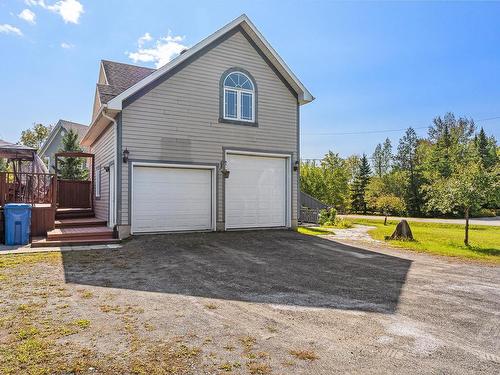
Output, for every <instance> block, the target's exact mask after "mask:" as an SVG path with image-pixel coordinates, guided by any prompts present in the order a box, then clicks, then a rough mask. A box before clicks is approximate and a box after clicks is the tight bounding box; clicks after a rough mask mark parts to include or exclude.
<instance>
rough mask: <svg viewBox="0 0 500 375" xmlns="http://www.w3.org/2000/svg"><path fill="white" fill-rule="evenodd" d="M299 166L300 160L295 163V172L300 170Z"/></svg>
mask: <svg viewBox="0 0 500 375" xmlns="http://www.w3.org/2000/svg"><path fill="white" fill-rule="evenodd" d="M299 165H300V162H299V161H298V160H295V163H293V170H294V171H295V172H297V171H298V170H299Z"/></svg>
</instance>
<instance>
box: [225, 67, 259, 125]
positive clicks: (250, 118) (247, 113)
mask: <svg viewBox="0 0 500 375" xmlns="http://www.w3.org/2000/svg"><path fill="white" fill-rule="evenodd" d="M223 78H224V77H223ZM222 89H223V93H222V94H223V95H222V97H223V98H224V104H223V108H222V109H223V118H224V119H225V120H235V121H245V122H255V84H254V82H253V81H252V78H250V76H249V74H246V73H243V72H242V71H239V70H233V71H231V72H230V73H228V74H227V75H226V76H225V78H224V80H223V82H222Z"/></svg>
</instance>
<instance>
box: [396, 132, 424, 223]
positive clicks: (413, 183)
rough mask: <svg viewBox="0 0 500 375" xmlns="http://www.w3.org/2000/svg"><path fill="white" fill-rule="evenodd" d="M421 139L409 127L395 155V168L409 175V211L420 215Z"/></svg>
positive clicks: (407, 197)
mask: <svg viewBox="0 0 500 375" xmlns="http://www.w3.org/2000/svg"><path fill="white" fill-rule="evenodd" d="M418 146H419V139H418V136H417V133H416V132H415V130H414V129H413V128H411V127H410V128H408V129H407V130H406V132H405V134H404V135H403V137H402V138H401V139H400V140H399V145H398V152H397V154H396V157H395V168H396V169H397V170H399V171H401V172H403V173H404V174H405V175H406V176H407V181H408V186H407V187H406V194H405V195H406V196H405V203H406V207H407V209H408V212H409V213H410V214H412V215H420V214H421V211H422V204H423V202H422V194H421V192H420V187H421V185H422V175H421V173H420V167H419V164H420V162H419V158H418Z"/></svg>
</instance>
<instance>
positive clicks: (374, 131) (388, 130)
mask: <svg viewBox="0 0 500 375" xmlns="http://www.w3.org/2000/svg"><path fill="white" fill-rule="evenodd" d="M497 119H500V116H496V117H487V118H483V119H479V120H474V122H482V121H491V120H497ZM412 128H413V129H415V130H419V129H428V128H429V126H418V127H413V126H412ZM406 129H408V127H406V128H400V129H384V130H361V131H354V132H338V133H330V132H327V133H304V134H303V135H360V134H377V133H393V132H400V131H405V130H406Z"/></svg>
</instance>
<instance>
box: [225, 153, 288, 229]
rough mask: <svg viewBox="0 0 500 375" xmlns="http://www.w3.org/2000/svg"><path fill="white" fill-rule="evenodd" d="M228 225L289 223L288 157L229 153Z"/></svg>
mask: <svg viewBox="0 0 500 375" xmlns="http://www.w3.org/2000/svg"><path fill="white" fill-rule="evenodd" d="M226 160H227V168H228V170H229V171H230V174H229V178H228V179H226V181H225V193H226V210H225V211H226V228H228V229H232V228H258V227H265V228H268V227H285V226H287V218H286V217H287V173H286V170H287V169H286V166H287V159H286V158H283V157H264V156H251V155H239V154H227V157H226Z"/></svg>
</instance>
